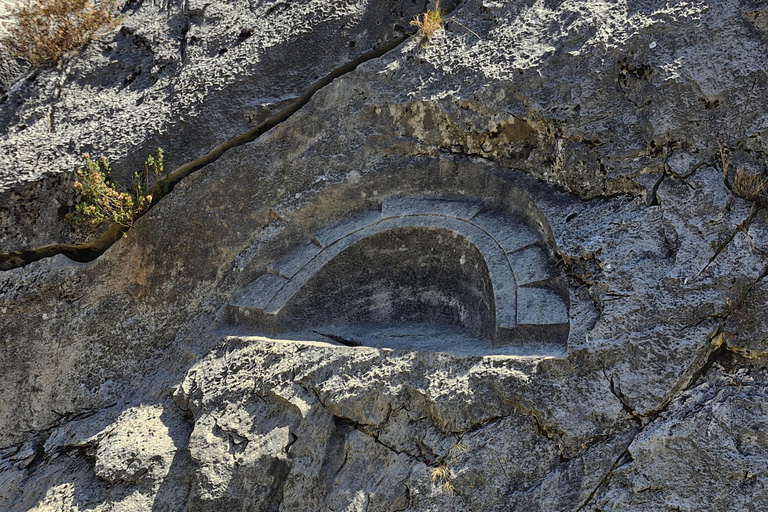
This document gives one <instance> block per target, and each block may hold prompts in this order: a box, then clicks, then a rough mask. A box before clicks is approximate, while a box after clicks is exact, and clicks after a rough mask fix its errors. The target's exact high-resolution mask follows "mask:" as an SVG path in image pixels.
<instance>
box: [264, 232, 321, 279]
mask: <svg viewBox="0 0 768 512" xmlns="http://www.w3.org/2000/svg"><path fill="white" fill-rule="evenodd" d="M321 250H322V248H321V247H320V246H319V245H317V244H316V243H315V242H313V241H312V240H305V241H303V242H302V243H300V244H299V245H297V246H296V247H294V248H293V249H291V250H290V251H289V252H288V253H286V254H285V256H283V257H281V258H280V259H278V260H277V261H275V262H274V263H272V264H270V265H269V266H268V267H267V270H269V271H270V272H273V273H275V274H279V275H281V276H283V277H285V278H286V279H290V278H292V277H293V276H294V275H295V274H296V272H298V271H299V270H300V269H301V267H303V266H304V265H306V264H307V263H308V262H309V260H311V259H312V258H314V257H315V256H316V255H317V253H319V252H320V251H321Z"/></svg>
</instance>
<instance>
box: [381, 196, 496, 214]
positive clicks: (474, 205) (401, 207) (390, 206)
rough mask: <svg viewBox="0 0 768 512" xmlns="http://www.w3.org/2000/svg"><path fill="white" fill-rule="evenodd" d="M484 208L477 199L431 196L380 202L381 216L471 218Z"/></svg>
mask: <svg viewBox="0 0 768 512" xmlns="http://www.w3.org/2000/svg"><path fill="white" fill-rule="evenodd" d="M483 208H484V206H483V204H482V203H480V202H477V201H465V200H454V199H445V198H437V197H435V198H431V197H407V198H392V199H385V200H384V201H382V203H381V218H382V219H386V218H390V217H402V216H406V215H441V216H445V217H453V218H457V219H471V218H472V217H474V216H475V215H477V214H478V213H479V212H480V211H481V210H482V209H483Z"/></svg>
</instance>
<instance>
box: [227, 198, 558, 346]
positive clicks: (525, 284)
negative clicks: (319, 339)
mask: <svg viewBox="0 0 768 512" xmlns="http://www.w3.org/2000/svg"><path fill="white" fill-rule="evenodd" d="M386 233H391V235H386V236H384V235H383V234H386ZM419 233H422V234H421V235H419ZM440 233H447V234H450V236H449V237H448V238H446V237H445V236H443V235H440ZM409 237H410V238H409ZM451 237H453V238H451ZM456 237H459V238H456ZM422 239H423V240H422ZM364 240H365V241H366V243H367V244H368V245H370V247H368V246H367V245H366V246H365V250H362V249H361V250H359V251H358V253H359V254H358V256H356V258H358V259H357V260H355V259H353V258H351V257H350V256H349V254H351V253H350V252H349V251H350V250H352V249H351V248H352V247H353V246H356V244H358V243H360V242H361V241H364ZM424 240H433V242H429V243H425V242H424ZM446 240H454V241H453V242H450V243H449V242H446ZM461 240H464V241H463V242H461ZM444 243H449V245H442V244H444ZM387 244H390V245H392V246H395V245H397V246H398V248H393V247H390V246H389V245H387ZM430 244H431V245H430ZM450 244H453V245H450ZM466 244H469V245H470V246H472V247H474V248H475V249H476V250H477V254H479V255H480V256H479V259H480V260H482V265H480V264H475V267H477V268H480V267H482V273H483V274H485V273H487V277H488V282H489V283H490V288H491V291H490V295H489V298H488V299H487V301H489V302H490V304H489V305H488V307H490V316H489V315H488V313H487V312H485V311H486V310H487V309H488V308H487V307H485V306H483V301H482V300H479V301H478V299H477V296H478V293H479V294H480V295H483V293H481V292H479V291H478V290H484V289H485V288H487V287H485V286H484V285H482V284H481V283H480V282H481V281H482V282H484V278H482V277H480V274H478V273H474V274H471V276H470V275H464V274H463V273H462V271H461V270H460V267H455V265H454V264H453V263H454V262H453V261H452V260H448V259H446V260H443V262H442V263H440V260H436V259H435V258H436V257H438V256H439V255H438V254H437V252H439V251H442V252H443V253H445V254H447V255H448V256H450V255H451V254H453V253H456V254H459V253H461V265H464V264H465V261H464V260H465V259H466V255H468V254H470V252H472V251H469V250H468V247H467V246H466ZM361 247H363V246H361ZM438 247H439V251H438ZM415 248H419V249H418V250H416V249H415ZM393 250H399V251H402V253H403V256H402V257H401V258H397V257H395V258H392V257H391V254H389V253H391V252H392V251H393ZM376 251H379V253H380V254H381V255H382V257H381V258H376V257H373V256H375V254H377V253H376ZM419 251H420V252H419ZM430 254H431V255H430ZM473 254H474V253H473ZM372 255H373V256H372ZM385 255H388V256H387V257H385ZM440 257H446V256H445V255H443V256H440ZM337 258H339V260H338V261H342V260H343V261H344V262H345V263H343V265H348V266H349V270H350V274H349V277H350V280H354V279H363V280H362V281H360V282H359V284H358V285H356V286H355V287H349V286H347V285H348V283H345V282H344V280H343V277H344V270H343V266H342V267H339V265H338V264H337V265H334V266H333V267H332V266H330V265H329V263H331V262H332V261H334V260H336V259H337ZM457 258H458V256H457ZM435 262H437V263H435ZM361 264H362V265H367V266H376V265H384V266H386V267H388V268H390V269H391V271H392V272H391V273H390V274H391V277H390V278H389V279H390V280H394V281H398V280H399V281H404V282H402V283H397V282H388V281H387V280H382V278H381V276H380V275H379V274H377V273H375V272H373V273H372V272H368V270H367V269H362V270H361V269H358V268H355V267H356V266H357V265H361ZM407 265H412V266H413V267H414V268H413V269H408V268H405V267H406V266H407ZM441 266H443V267H445V269H444V270H445V272H443V273H442V274H441V268H440V267H441ZM336 267H339V268H336ZM400 267H403V268H400ZM454 267H455V268H454ZM331 268H333V269H334V270H333V273H334V275H340V276H342V278H341V281H336V282H334V281H329V278H328V277H327V276H325V277H323V276H324V273H328V272H330V270H328V269H331ZM427 268H428V269H429V271H428V275H430V276H433V277H431V278H430V279H432V281H430V280H424V279H422V278H421V277H419V276H420V275H421V274H424V273H425V272H427V270H426V269H427ZM419 269H421V270H419ZM451 269H452V270H451ZM353 271H354V272H353ZM361 272H362V273H361ZM366 272H368V274H370V276H371V277H370V278H360V277H359V276H361V275H368V274H366ZM414 272H416V273H415V274H414ZM443 274H444V275H443ZM353 275H354V276H358V277H355V278H354V279H353ZM425 275H426V274H425ZM374 276H375V277H374ZM450 276H453V277H450ZM468 276H469V277H468ZM422 277H423V276H422ZM367 279H369V280H367ZM375 279H378V281H376V282H379V283H380V288H382V290H378V289H376V288H375V287H374V286H373V285H372V284H370V283H373V282H374V280H375ZM451 279H453V280H454V281H461V280H468V279H469V280H473V281H478V283H475V284H476V286H475V285H472V286H469V287H467V286H465V285H466V284H467V283H464V284H462V285H461V286H459V284H457V285H456V286H453V287H451V286H447V285H441V286H442V287H439V286H438V287H437V288H439V290H438V289H437V288H435V286H433V285H434V284H435V283H437V282H440V283H446V282H449V281H450V280H451ZM322 283H325V284H322ZM334 283H335V284H334ZM469 284H472V283H469ZM368 285H370V286H368ZM390 285H391V286H390ZM323 286H325V287H326V290H323ZM393 286H394V287H395V288H396V289H397V290H398V291H397V292H396V293H394V295H395V296H397V298H396V299H392V296H393V292H392V291H391V290H390V291H386V290H383V288H392V287H393ZM414 286H417V287H418V286H421V287H424V288H425V290H424V291H423V293H420V292H419V291H418V290H416V289H413V287H414ZM409 287H410V288H409ZM329 288H330V289H329ZM341 288H343V289H345V290H347V292H344V293H343V294H341V295H339V293H337V289H341ZM449 288H451V289H449ZM363 289H365V290H367V291H364V292H363V291H360V290H363ZM427 289H429V290H427ZM470 289H471V290H474V291H472V292H468V291H467V290H470ZM462 290H463V291H462ZM360 293H363V294H364V293H368V294H369V295H370V298H366V297H363V296H359V295H360ZM308 294H309V295H316V296H317V297H319V299H318V300H314V299H311V298H308V297H305V296H304V295H308ZM451 294H453V295H451ZM326 295H327V296H328V297H329V298H328V300H331V299H330V297H336V298H334V299H332V300H340V299H339V297H350V296H352V295H354V296H355V299H354V302H355V306H354V307H352V306H350V307H351V309H350V310H349V311H348V310H338V311H337V312H335V313H334V311H333V310H332V309H331V308H329V306H328V305H327V304H325V303H323V297H325V296H326ZM448 296H451V297H452V298H451V299H450V300H448V299H447V298H446V297H448ZM382 297H387V298H386V299H383V298H382ZM414 297H421V299H418V300H422V302H423V303H417V302H414V301H415V300H417V299H415V298H414ZM462 297H464V298H466V300H464V298H462ZM469 297H473V298H469ZM567 297H568V294H567V290H565V288H564V285H563V280H562V278H561V277H560V274H559V272H558V269H557V267H556V265H555V262H554V260H553V258H552V256H551V252H550V251H549V249H548V247H547V245H546V244H545V243H544V240H543V238H542V236H541V234H540V233H539V232H538V231H536V230H534V229H533V228H531V227H530V226H529V225H528V224H526V223H525V221H524V220H523V219H521V218H520V217H518V216H515V215H512V214H509V213H506V212H502V211H498V210H493V209H488V208H487V207H486V206H485V205H484V204H483V203H482V202H480V201H477V200H471V199H466V200H465V199H455V198H441V197H427V198H424V197H409V198H395V199H387V200H384V201H383V202H382V203H381V209H380V211H379V210H374V211H369V212H366V213H363V214H361V215H356V216H354V217H351V218H347V219H343V220H341V221H339V222H336V223H334V224H331V225H329V226H326V227H323V228H321V229H319V230H317V231H316V232H315V233H314V234H313V238H312V239H311V240H306V241H304V242H303V243H301V244H299V245H298V246H297V247H295V248H294V249H292V250H291V251H289V252H288V253H287V254H286V255H285V256H283V257H282V258H280V259H278V260H277V261H275V262H274V263H272V264H271V265H269V266H268V267H267V273H266V274H263V275H262V276H260V277H259V278H258V279H256V280H255V281H254V282H253V283H252V284H251V285H249V286H248V287H246V289H244V290H243V291H242V292H241V293H240V294H238V295H237V296H236V297H235V298H234V299H233V301H232V303H231V304H230V314H231V317H232V319H233V320H234V321H235V322H238V323H243V324H247V325H251V326H254V327H257V328H260V329H266V330H270V331H273V332H275V331H282V330H289V329H296V328H311V327H313V326H315V325H317V324H318V322H320V323H322V322H325V323H328V324H333V322H335V321H336V322H342V321H350V319H357V321H372V320H371V319H374V320H375V319H377V318H379V317H381V318H385V319H386V321H388V322H398V321H403V322H406V321H413V320H414V317H413V315H412V314H411V312H410V311H409V309H408V308H412V309H413V310H414V311H421V310H423V311H429V313H428V314H427V313H425V314H424V318H422V319H421V321H430V320H429V319H430V318H432V319H433V321H434V322H440V321H443V320H441V319H444V318H448V317H451V318H453V317H456V318H459V317H460V318H461V319H463V320H457V321H458V322H459V323H460V325H462V326H464V327H469V328H470V329H472V330H473V331H474V332H476V333H487V336H486V337H489V338H491V342H492V344H493V345H494V346H500V345H505V344H514V343H542V344H547V345H550V346H551V345H556V344H560V345H562V346H563V347H564V346H565V343H566V342H567V338H568V331H569V318H568V315H569V313H568V309H569V306H568V299H567ZM350 300H351V299H350ZM387 300H389V301H392V300H395V302H392V303H391V304H388V303H386V301H387ZM397 300H400V301H401V302H403V304H400V303H399V302H397ZM464 302H466V304H465V303H464ZM428 303H430V304H428ZM437 303H440V304H443V305H444V306H446V304H448V305H449V306H446V307H449V308H453V309H455V310H456V311H461V314H458V313H456V314H452V315H453V316H451V315H449V314H447V313H446V314H445V315H444V314H442V313H440V312H439V311H437V310H435V309H434V304H437ZM297 304H302V305H303V306H302V307H304V308H305V309H302V308H301V307H298V306H297ZM363 304H366V306H365V307H366V308H368V309H367V310H365V311H366V312H364V311H363V309H365V308H364V307H363V306H362V305H363ZM404 304H406V305H407V306H406V305H404ZM306 308H309V309H313V308H314V309H313V310H312V311H310V310H308V309H306ZM361 308H362V309H361ZM376 308H378V310H376V311H379V312H378V313H376V312H375V311H374V310H375V309H376ZM387 308H388V309H387ZM430 308H432V309H430ZM473 308H475V309H477V308H479V309H477V311H475V317H476V318H487V320H483V322H490V323H491V324H492V325H491V326H490V327H489V328H487V329H484V328H479V327H478V325H477V321H474V322H471V321H466V320H467V319H468V318H471V317H472V315H473V313H472V311H471V310H472V309H473ZM314 310H317V311H320V310H322V311H324V313H323V314H319V313H317V311H314ZM351 310H354V311H357V312H356V313H354V314H353V313H350V311H351ZM383 310H386V311H389V313H387V314H386V315H383V316H382V314H380V313H381V311H383ZM313 311H314V312H313ZM393 311H395V312H399V313H392V312H393ZM454 313H455V312H454ZM366 315H367V316H366ZM393 315H394V316H393ZM360 319H363V320H360Z"/></svg>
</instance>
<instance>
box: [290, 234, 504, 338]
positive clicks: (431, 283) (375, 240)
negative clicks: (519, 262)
mask: <svg viewBox="0 0 768 512" xmlns="http://www.w3.org/2000/svg"><path fill="white" fill-rule="evenodd" d="M494 315H495V312H494V299H493V287H492V284H491V280H490V276H489V274H488V268H487V266H486V264H485V261H484V259H483V257H482V255H481V254H480V251H478V249H477V248H476V247H475V246H474V245H472V244H471V243H470V242H469V241H468V240H466V239H465V238H464V237H462V236H460V235H458V234H456V233H454V232H452V231H448V230H445V229H439V228H424V227H408V228H400V229H395V230H391V231H386V232H383V233H379V234H377V235H374V236H371V237H369V238H366V239H364V240H362V241H360V242H358V243H356V244H355V245H353V246H351V247H349V248H348V249H346V250H344V251H342V252H341V253H340V254H339V255H338V256H337V257H336V258H334V259H333V260H332V261H331V262H329V263H328V264H327V265H326V266H325V267H323V269H322V270H321V271H319V272H318V273H317V274H316V275H314V276H313V277H312V278H311V279H310V280H309V281H308V282H307V283H306V284H305V285H304V286H303V287H302V289H301V291H300V292H299V293H298V294H297V295H296V296H295V297H293V298H292V299H291V300H290V301H289V302H288V304H287V305H286V307H285V308H284V309H283V311H281V317H282V321H281V322H280V323H281V324H282V326H283V327H285V328H289V329H306V328H321V327H322V328H324V329H325V331H328V332H331V331H329V330H328V328H329V327H334V326H350V325H356V326H365V325H370V326H371V327H374V326H382V325H398V324H399V325H405V324H408V325H413V324H429V325H438V326H455V327H457V328H461V329H463V330H466V331H468V333H471V335H473V336H475V337H479V338H481V339H485V340H491V339H492V338H493V332H494V326H495V317H494Z"/></svg>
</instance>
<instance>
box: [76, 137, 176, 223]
mask: <svg viewBox="0 0 768 512" xmlns="http://www.w3.org/2000/svg"><path fill="white" fill-rule="evenodd" d="M163 157H164V154H163V150H162V148H158V149H157V155H150V156H149V157H148V158H147V160H146V162H145V163H144V169H143V171H142V172H135V173H134V174H133V185H132V187H131V189H130V190H128V191H122V190H120V189H119V187H118V185H117V184H116V183H115V182H114V180H113V179H112V167H111V166H110V165H109V162H108V161H107V159H106V157H101V158H100V159H98V160H94V159H93V158H91V156H90V155H89V154H87V153H86V154H85V155H83V162H84V163H85V167H81V168H79V169H77V170H76V171H75V174H76V176H77V179H76V180H75V183H74V187H75V190H77V191H78V192H79V193H80V201H79V202H78V204H77V206H76V207H75V208H76V210H75V212H74V213H70V214H69V215H67V217H66V219H67V220H68V221H69V222H72V223H80V224H82V223H87V224H91V225H92V226H99V225H101V224H102V223H103V222H105V221H109V222H114V223H115V224H118V225H120V226H123V227H126V228H129V227H131V226H132V225H133V222H134V221H135V220H136V219H137V218H139V217H140V216H141V215H142V214H143V213H144V212H146V211H147V210H148V209H149V207H150V206H151V205H152V201H153V199H154V200H155V201H157V200H158V199H159V198H160V197H162V196H163V195H165V194H166V193H167V191H168V190H167V186H166V185H165V182H164V180H163V179H162V178H163V176H164V175H165V170H164V162H163Z"/></svg>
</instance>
